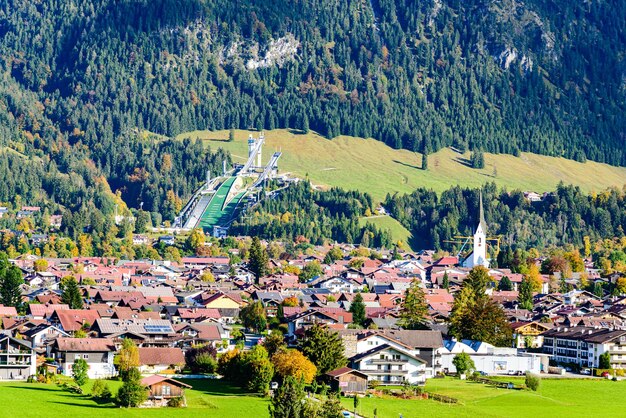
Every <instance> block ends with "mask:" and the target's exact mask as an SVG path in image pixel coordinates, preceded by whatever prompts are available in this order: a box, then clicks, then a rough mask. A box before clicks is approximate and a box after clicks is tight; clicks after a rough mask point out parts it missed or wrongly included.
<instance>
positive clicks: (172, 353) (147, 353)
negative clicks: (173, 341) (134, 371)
mask: <svg viewBox="0 0 626 418" xmlns="http://www.w3.org/2000/svg"><path fill="white" fill-rule="evenodd" d="M137 350H138V351H139V371H140V372H141V373H143V374H146V373H161V372H162V371H164V370H167V369H171V370H175V371H180V369H181V368H182V367H183V366H184V365H185V355H184V354H183V350H181V349H180V348H177V347H139V348H138V349H137Z"/></svg>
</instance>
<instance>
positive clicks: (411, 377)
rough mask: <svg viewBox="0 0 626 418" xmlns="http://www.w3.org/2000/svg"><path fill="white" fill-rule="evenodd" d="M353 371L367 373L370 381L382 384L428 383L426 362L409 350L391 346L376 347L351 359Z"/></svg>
mask: <svg viewBox="0 0 626 418" xmlns="http://www.w3.org/2000/svg"><path fill="white" fill-rule="evenodd" d="M350 365H351V367H352V368H353V369H355V370H358V371H360V372H361V373H365V374H367V376H368V380H377V381H379V382H380V383H382V384H401V383H403V382H404V381H407V382H409V383H411V384H417V383H424V382H425V381H426V362H425V361H424V360H422V359H421V358H419V357H416V356H414V355H413V354H411V353H409V352H408V351H407V350H402V349H400V348H398V347H392V346H390V345H389V344H382V345H379V346H376V347H374V348H372V349H370V350H368V351H366V352H364V353H362V354H357V355H356V356H353V357H351V358H350Z"/></svg>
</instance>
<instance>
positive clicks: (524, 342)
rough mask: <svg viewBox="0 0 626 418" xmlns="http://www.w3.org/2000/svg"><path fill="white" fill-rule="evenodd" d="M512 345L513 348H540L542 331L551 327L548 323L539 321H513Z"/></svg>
mask: <svg viewBox="0 0 626 418" xmlns="http://www.w3.org/2000/svg"><path fill="white" fill-rule="evenodd" d="M511 328H512V329H513V347H515V348H541V347H542V346H543V335H542V333H544V332H546V331H548V330H549V329H551V328H552V326H551V325H550V324H544V323H541V322H539V321H531V322H513V323H511Z"/></svg>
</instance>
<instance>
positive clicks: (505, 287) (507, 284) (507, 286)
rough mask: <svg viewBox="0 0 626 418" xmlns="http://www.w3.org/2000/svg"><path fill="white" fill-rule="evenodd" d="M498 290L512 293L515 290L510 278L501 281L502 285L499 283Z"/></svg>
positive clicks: (505, 277)
mask: <svg viewBox="0 0 626 418" xmlns="http://www.w3.org/2000/svg"><path fill="white" fill-rule="evenodd" d="M498 290H500V291H511V290H513V283H511V279H509V278H508V276H504V277H503V278H502V279H500V283H498Z"/></svg>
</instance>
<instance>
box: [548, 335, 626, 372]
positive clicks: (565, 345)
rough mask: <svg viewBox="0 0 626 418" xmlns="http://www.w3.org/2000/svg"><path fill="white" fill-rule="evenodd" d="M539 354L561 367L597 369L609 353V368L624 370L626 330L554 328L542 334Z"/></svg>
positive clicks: (625, 365) (625, 361) (625, 367)
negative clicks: (543, 354)
mask: <svg viewBox="0 0 626 418" xmlns="http://www.w3.org/2000/svg"><path fill="white" fill-rule="evenodd" d="M542 335H543V352H544V353H546V354H550V355H552V356H553V358H554V360H555V361H557V362H561V363H575V364H578V365H580V366H582V367H596V368H597V367H599V365H600V356H601V355H602V354H604V353H609V360H610V363H611V368H614V369H626V330H614V329H610V328H602V329H598V328H596V327H584V326H580V327H562V326H559V327H554V328H552V329H551V330H549V331H546V332H544V333H543V334H542Z"/></svg>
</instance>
